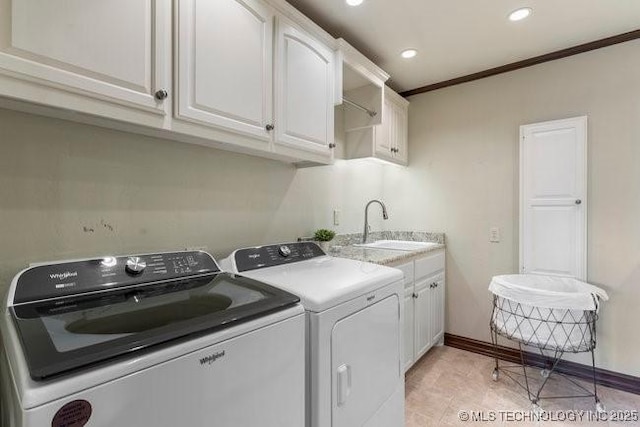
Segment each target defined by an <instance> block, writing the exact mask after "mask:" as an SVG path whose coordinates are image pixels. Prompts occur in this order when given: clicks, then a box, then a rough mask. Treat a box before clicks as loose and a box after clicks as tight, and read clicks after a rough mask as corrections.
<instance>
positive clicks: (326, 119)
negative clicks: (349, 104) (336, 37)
mask: <svg viewBox="0 0 640 427" xmlns="http://www.w3.org/2000/svg"><path fill="white" fill-rule="evenodd" d="M275 69H276V78H275V85H276V88H275V97H276V123H275V132H276V138H275V143H276V144H281V145H285V146H288V147H292V148H295V149H301V150H307V151H312V152H320V153H327V157H330V156H331V149H332V148H333V141H334V126H333V124H334V102H333V100H334V90H333V85H334V78H335V75H334V71H335V70H334V52H333V51H332V50H331V49H329V48H328V47H327V46H325V45H323V44H322V43H320V42H318V41H317V40H315V39H314V38H312V37H311V36H310V35H308V34H307V33H305V32H303V31H302V30H300V29H299V28H297V27H296V26H294V25H293V24H290V23H289V22H288V21H287V20H286V19H285V18H279V19H278V30H277V40H276V64H275Z"/></svg>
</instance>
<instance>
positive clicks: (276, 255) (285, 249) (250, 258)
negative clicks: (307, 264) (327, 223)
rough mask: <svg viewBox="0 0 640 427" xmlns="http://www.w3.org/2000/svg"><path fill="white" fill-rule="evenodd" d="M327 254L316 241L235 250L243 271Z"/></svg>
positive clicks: (239, 265) (239, 270)
mask: <svg viewBox="0 0 640 427" xmlns="http://www.w3.org/2000/svg"><path fill="white" fill-rule="evenodd" d="M325 255H326V254H325V253H324V252H323V251H322V249H320V247H319V246H318V245H317V244H315V243H314V242H296V243H283V244H279V245H267V246H259V247H257V248H245V249H239V250H237V251H236V252H235V255H234V259H235V262H236V269H237V271H238V272H239V273H241V272H243V271H249V270H257V269H259V268H266V267H274V266H276V265H283V264H290V263H293V262H299V261H305V260H308V259H311V258H315V257H320V256H325Z"/></svg>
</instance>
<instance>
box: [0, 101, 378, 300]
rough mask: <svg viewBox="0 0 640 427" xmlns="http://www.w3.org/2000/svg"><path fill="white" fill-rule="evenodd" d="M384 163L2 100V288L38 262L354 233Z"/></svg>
mask: <svg viewBox="0 0 640 427" xmlns="http://www.w3.org/2000/svg"><path fill="white" fill-rule="evenodd" d="M381 167H382V166H380V165H379V164H375V163H371V162H366V161H365V162H355V163H351V162H337V163H336V165H334V166H330V167H323V168H309V169H301V170H297V169H296V168H295V167H293V166H291V165H288V164H285V163H281V162H277V161H273V160H267V159H262V158H258V157H252V156H246V155H241V154H234V153H229V152H225V151H220V150H215V149H211V148H206V147H200V146H197V145H190V144H185V143H179V142H173V141H167V140H162V139H156V138H149V137H144V136H139V135H134V134H128V133H124V132H119V131H114V130H109V129H103V128H98V127H94V126H88V125H83V124H78V123H73V122H68V121H64V120H58V119H51V118H45V117H40V116H35V115H29V114H25V113H19V112H14V111H9V110H2V109H0V242H1V244H0V293H2V290H3V289H5V288H6V287H7V286H8V283H9V281H10V280H11V278H12V277H13V276H14V275H15V274H16V273H17V272H18V271H19V270H20V269H22V268H24V267H26V266H27V265H28V263H29V262H34V261H45V260H58V259H70V258H74V257H87V256H99V255H104V254H109V253H116V254H123V253H135V252H148V251H162V250H174V249H184V248H186V247H206V248H207V249H208V250H209V251H210V252H211V253H213V254H214V255H215V256H217V257H223V256H226V255H228V254H229V253H230V252H231V251H232V250H233V249H235V248H238V247H243V246H247V245H258V244H264V243H273V242H279V241H290V240H294V239H296V238H297V237H298V236H303V235H304V236H308V235H310V233H312V232H313V230H315V229H316V228H320V227H330V228H334V229H336V230H338V231H340V232H351V231H355V230H358V229H359V228H360V227H361V223H362V212H361V209H362V207H364V202H365V201H366V199H369V198H374V197H380V191H381V190H382V185H381V174H380V173H378V172H376V171H377V170H379V169H380V168H381ZM356 207H357V209H356ZM333 208H339V209H341V212H342V218H343V220H342V223H341V225H340V226H339V227H334V226H332V210H333ZM373 224H374V226H376V227H379V226H380V225H379V223H376V222H375V219H374V223H373Z"/></svg>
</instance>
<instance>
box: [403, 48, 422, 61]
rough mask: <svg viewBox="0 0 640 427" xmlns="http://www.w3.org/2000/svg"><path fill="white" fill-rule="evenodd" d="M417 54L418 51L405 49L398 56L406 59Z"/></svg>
mask: <svg viewBox="0 0 640 427" xmlns="http://www.w3.org/2000/svg"><path fill="white" fill-rule="evenodd" d="M417 54H418V51H417V50H415V49H405V50H403V51H402V52H400V55H401V56H402V57H403V58H406V59H409V58H413V57H414V56H416V55H417Z"/></svg>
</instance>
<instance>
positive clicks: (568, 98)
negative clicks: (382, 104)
mask: <svg viewBox="0 0 640 427" xmlns="http://www.w3.org/2000/svg"><path fill="white" fill-rule="evenodd" d="M410 101H411V109H410V119H409V120H410V129H409V138H410V160H411V165H410V167H409V168H408V169H407V170H404V171H398V172H397V173H391V174H387V175H388V176H387V179H386V180H385V183H386V184H388V185H389V186H394V187H396V188H398V189H402V191H390V190H389V189H388V188H387V189H385V192H384V194H385V196H386V198H387V201H388V203H389V204H390V205H392V206H400V205H402V206H406V207H405V208H404V211H403V212H404V213H403V216H402V217H401V218H395V219H394V220H393V221H392V222H393V224H392V225H394V226H395V225H396V223H395V221H396V220H397V221H399V224H397V226H398V227H400V228H418V229H433V230H442V231H444V232H446V234H447V251H448V257H447V263H448V264H447V286H448V289H447V298H448V303H447V332H450V333H453V334H458V335H463V336H466V337H472V338H477V339H481V340H488V339H489V333H488V322H489V315H490V310H491V297H490V295H489V293H488V292H487V286H488V283H489V280H490V278H491V276H493V275H495V274H500V273H508V272H516V271H517V268H518V162H519V157H518V156H519V153H518V130H519V126H520V125H522V124H527V123H535V122H540V121H545V120H554V119H560V118H567V117H574V116H580V115H587V116H588V117H589V129H588V131H589V141H588V150H589V153H588V180H589V181H588V191H589V206H588V279H589V281H591V282H592V283H594V284H598V285H601V286H602V287H603V288H605V289H606V290H607V291H608V292H609V295H610V297H611V300H610V301H609V303H607V304H605V305H604V307H603V310H602V317H601V320H600V322H599V324H598V328H599V329H598V347H599V348H598V351H597V358H598V362H599V364H600V366H602V367H604V368H609V369H612V370H616V371H622V372H625V373H628V374H632V375H640V363H638V354H640V332H638V325H639V324H640V41H635V42H628V43H625V44H622V45H617V46H613V47H609V48H606V49H601V50H598V51H594V52H590V53H586V54H581V55H578V56H574V57H571V58H566V59H563V60H559V61H555V62H551V63H546V64H542V65H538V66H535V67H531V68H526V69H523V70H519V71H516V72H511V73H507V74H502V75H498V76H494V77H491V78H487V79H483V80H479V81H476V82H471V83H467V84H463V85H459V86H454V87H451V88H447V89H442V90H438V91H434V92H431V93H426V94H422V95H418V96H414V97H412V98H410ZM389 175H391V176H389ZM492 226H497V227H500V229H501V231H502V241H501V242H500V243H498V244H495V243H489V228H490V227H492Z"/></svg>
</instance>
